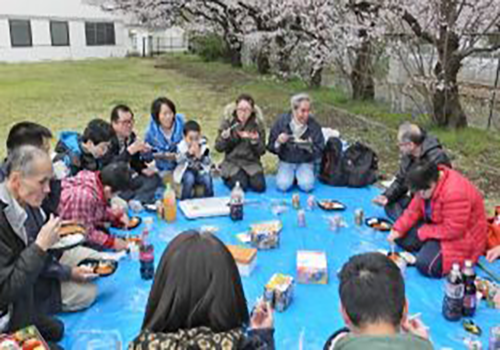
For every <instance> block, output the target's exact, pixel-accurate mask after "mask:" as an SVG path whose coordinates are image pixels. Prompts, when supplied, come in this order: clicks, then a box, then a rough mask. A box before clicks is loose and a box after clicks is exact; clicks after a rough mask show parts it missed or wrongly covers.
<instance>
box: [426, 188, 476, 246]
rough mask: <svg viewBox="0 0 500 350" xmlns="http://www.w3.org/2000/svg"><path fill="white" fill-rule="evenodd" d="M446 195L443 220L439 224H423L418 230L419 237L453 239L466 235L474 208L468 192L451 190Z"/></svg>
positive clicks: (443, 201) (443, 203)
mask: <svg viewBox="0 0 500 350" xmlns="http://www.w3.org/2000/svg"><path fill="white" fill-rule="evenodd" d="M444 196H445V198H443V200H442V201H441V202H442V206H443V207H442V209H441V210H442V215H443V221H442V222H441V223H439V224H427V225H423V226H422V227H421V228H420V229H419V230H418V237H419V238H420V239H421V240H423V241H425V240H429V239H436V240H439V241H452V240H456V239H459V238H461V237H463V236H464V235H465V232H466V229H467V223H468V222H469V217H470V215H471V210H472V207H471V203H470V201H469V200H468V199H467V194H466V193H465V192H463V191H460V192H459V191H450V192H449V193H446V194H444Z"/></svg>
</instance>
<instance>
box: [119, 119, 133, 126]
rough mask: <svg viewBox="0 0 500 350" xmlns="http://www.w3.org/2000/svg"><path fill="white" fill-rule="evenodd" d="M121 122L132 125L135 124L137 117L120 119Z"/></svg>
mask: <svg viewBox="0 0 500 350" xmlns="http://www.w3.org/2000/svg"><path fill="white" fill-rule="evenodd" d="M119 123H120V124H122V125H129V126H130V125H134V123H135V119H134V118H132V119H126V120H120V121H119Z"/></svg>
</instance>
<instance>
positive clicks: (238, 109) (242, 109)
mask: <svg viewBox="0 0 500 350" xmlns="http://www.w3.org/2000/svg"><path fill="white" fill-rule="evenodd" d="M236 110H237V111H238V112H251V111H252V109H251V108H246V107H242V108H237V109H236Z"/></svg>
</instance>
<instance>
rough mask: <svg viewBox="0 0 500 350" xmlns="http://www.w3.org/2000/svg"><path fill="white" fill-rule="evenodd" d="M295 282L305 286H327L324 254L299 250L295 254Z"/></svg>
mask: <svg viewBox="0 0 500 350" xmlns="http://www.w3.org/2000/svg"><path fill="white" fill-rule="evenodd" d="M297 281H298V282H299V283H306V284H327V283H328V266H327V261H326V253H325V252H321V251H307V250H299V251H298V252H297Z"/></svg>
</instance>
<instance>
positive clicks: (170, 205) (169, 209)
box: [163, 184, 177, 222]
mask: <svg viewBox="0 0 500 350" xmlns="http://www.w3.org/2000/svg"><path fill="white" fill-rule="evenodd" d="M163 215H164V218H165V220H167V222H172V221H175V218H176V216H177V203H176V202H175V192H174V190H173V189H172V188H171V187H170V184H167V189H166V190H165V192H164V193H163Z"/></svg>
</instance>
